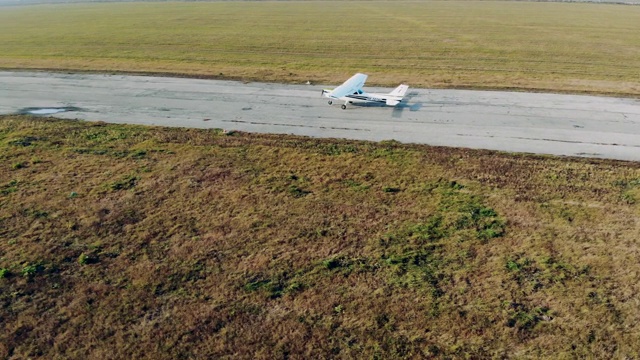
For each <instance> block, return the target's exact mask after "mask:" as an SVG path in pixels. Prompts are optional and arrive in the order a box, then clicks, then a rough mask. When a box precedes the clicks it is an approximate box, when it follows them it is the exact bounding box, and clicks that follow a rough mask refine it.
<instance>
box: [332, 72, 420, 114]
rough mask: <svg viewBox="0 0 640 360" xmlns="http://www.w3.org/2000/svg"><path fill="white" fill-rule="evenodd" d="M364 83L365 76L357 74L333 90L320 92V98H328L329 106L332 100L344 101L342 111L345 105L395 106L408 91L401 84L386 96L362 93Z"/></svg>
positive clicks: (407, 87) (405, 86)
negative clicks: (371, 104) (374, 104)
mask: <svg viewBox="0 0 640 360" xmlns="http://www.w3.org/2000/svg"><path fill="white" fill-rule="evenodd" d="M365 81H367V75H366V74H360V73H357V74H355V75H353V76H352V77H351V78H349V80H347V81H345V82H344V83H343V84H342V85H340V86H338V87H337V88H335V89H333V90H326V89H325V90H322V96H324V97H328V98H329V105H333V101H334V100H341V101H344V104H343V105H342V106H341V107H342V110H344V109H346V108H347V104H353V103H378V104H385V105H389V106H396V105H398V104H399V103H400V102H401V101H402V98H404V94H406V93H407V89H409V86H408V85H404V84H402V85H400V86H398V87H397V88H395V89H394V90H393V91H392V92H390V93H388V94H370V93H366V92H364V91H362V87H363V86H364V82H365Z"/></svg>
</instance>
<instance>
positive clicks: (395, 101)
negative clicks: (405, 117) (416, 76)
mask: <svg viewBox="0 0 640 360" xmlns="http://www.w3.org/2000/svg"><path fill="white" fill-rule="evenodd" d="M399 103H400V100H392V99H388V100H387V105H388V106H396V105H398V104H399Z"/></svg>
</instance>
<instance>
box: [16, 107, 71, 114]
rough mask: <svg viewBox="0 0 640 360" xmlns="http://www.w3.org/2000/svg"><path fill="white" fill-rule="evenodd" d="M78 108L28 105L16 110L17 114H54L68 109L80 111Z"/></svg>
mask: <svg viewBox="0 0 640 360" xmlns="http://www.w3.org/2000/svg"><path fill="white" fill-rule="evenodd" d="M80 110H81V109H80V108H77V107H75V106H62V107H28V108H24V109H21V110H20V111H18V114H23V115H27V114H28V115H54V114H59V113H63V112H69V111H80Z"/></svg>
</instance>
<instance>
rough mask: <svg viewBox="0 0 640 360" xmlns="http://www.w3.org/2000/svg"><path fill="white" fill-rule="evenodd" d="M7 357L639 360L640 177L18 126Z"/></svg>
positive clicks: (414, 152) (31, 123)
mask: <svg viewBox="0 0 640 360" xmlns="http://www.w3.org/2000/svg"><path fill="white" fill-rule="evenodd" d="M0 149H1V151H0V158H1V159H2V162H1V164H2V167H3V168H2V171H0V239H1V241H0V269H1V270H0V271H2V277H3V278H2V279H0V323H2V324H3V330H4V331H3V332H2V333H0V356H1V357H3V358H27V357H31V358H37V357H40V358H79V357H83V358H94V359H97V358H100V359H108V358H143V357H144V358H154V359H163V358H166V359H175V358H206V357H213V358H245V359H249V358H251V359H255V358H262V359H273V358H295V359H301V358H385V359H388V358H423V357H428V356H438V357H446V358H451V357H472V358H480V357H516V358H534V357H535V358H538V357H547V358H558V357H596V358H608V357H617V358H625V357H626V358H634V357H638V356H639V355H640V353H639V352H640V344H639V343H638V336H639V335H640V325H639V323H638V322H637V319H638V317H639V316H640V313H639V310H638V306H637V302H638V301H639V299H638V295H637V294H639V293H640V285H639V284H640V279H639V275H638V274H640V268H639V265H638V262H637V258H638V257H639V256H640V249H639V247H638V234H639V233H640V223H639V222H638V216H639V215H640V208H639V205H638V202H637V201H638V200H640V166H639V165H638V163H627V162H618V161H605V160H591V159H574V158H557V157H544V156H529V155H511V154H505V153H497V152H491V151H480V150H465V149H450V148H437V147H428V146H414V145H406V146H405V145H399V144H397V143H393V142H390V143H381V144H374V143H367V142H357V141H335V140H319V139H307V138H301V137H292V136H272V135H249V134H242V133H237V134H235V135H233V136H227V135H223V134H221V133H220V132H218V131H215V130H188V129H175V128H171V129H170V128H152V127H141V126H123V125H104V124H92V123H85V122H75V121H61V120H55V119H49V118H33V117H18V116H5V117H2V118H0Z"/></svg>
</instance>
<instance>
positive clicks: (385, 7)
mask: <svg viewBox="0 0 640 360" xmlns="http://www.w3.org/2000/svg"><path fill="white" fill-rule="evenodd" d="M639 18H640V7H637V6H622V5H607V4H576V3H572V4H563V3H533V2H489V1H481V2H475V1H453V2H448V1H425V2H404V1H389V2H384V1H382V2H368V1H367V2H325V1H310V2H288V1H287V2H217V3H188V2H187V3H111V4H105V3H101V4H68V5H39V6H22V7H3V8H2V11H0V68H4V69H12V68H20V69H59V70H63V69H65V70H66V69H69V70H85V71H118V72H142V73H163V74H180V75H190V76H203V77H214V78H231V79H243V80H263V81H276V82H306V81H307V80H311V81H313V82H322V83H337V82H341V81H344V79H346V78H347V77H348V76H350V75H352V74H353V73H355V72H356V71H361V72H366V73H369V74H370V75H371V77H370V81H371V82H372V84H377V85H387V86H395V85H397V83H399V82H407V83H409V84H410V85H412V86H416V87H456V88H495V89H529V90H544V91H557V92H593V93H604V94H615V95H625V96H638V95H640V70H638V69H640V25H639V24H640V22H638V19H639Z"/></svg>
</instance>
